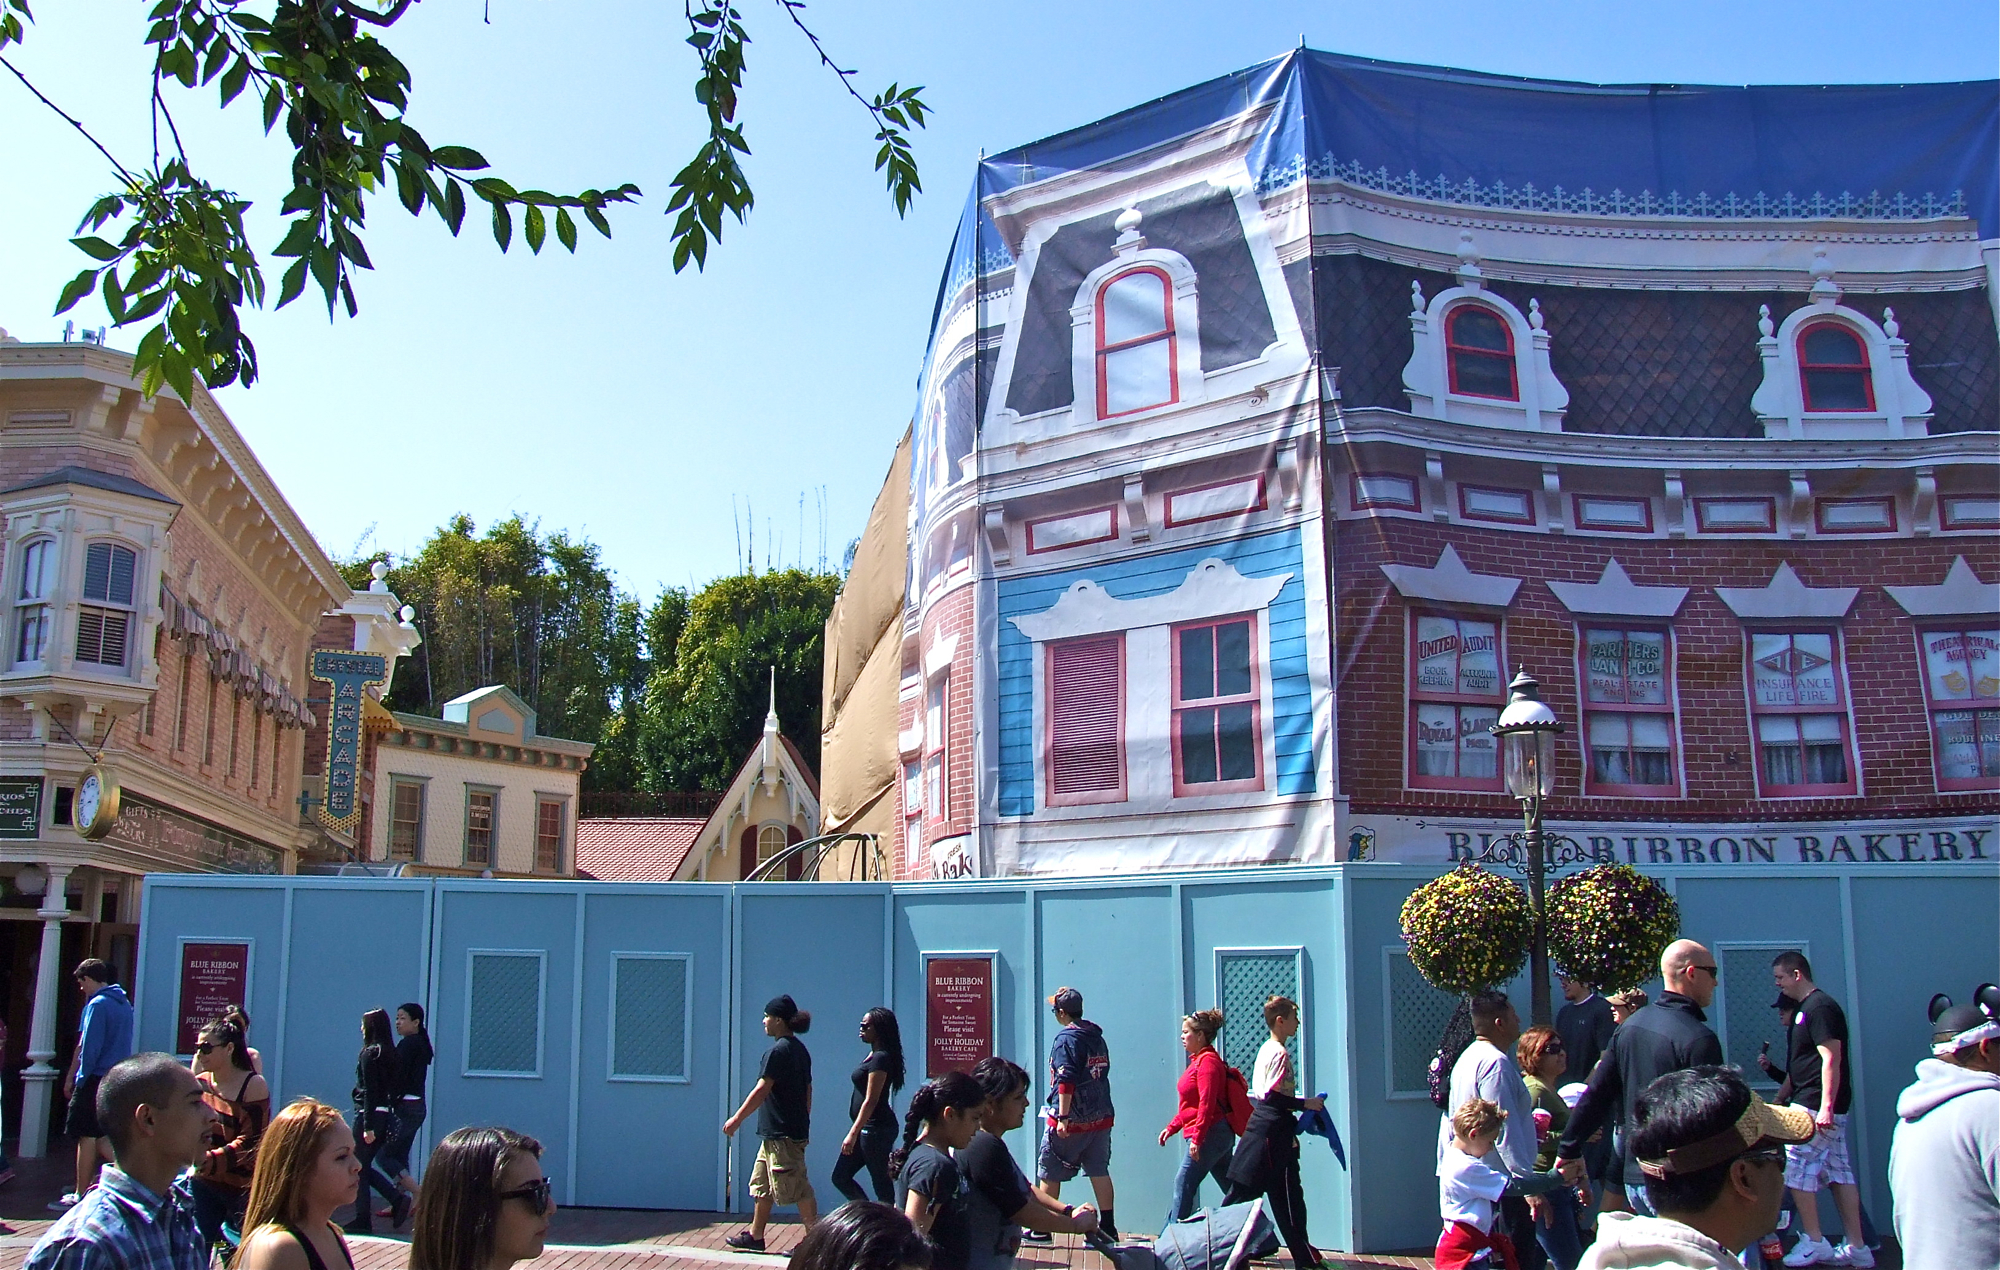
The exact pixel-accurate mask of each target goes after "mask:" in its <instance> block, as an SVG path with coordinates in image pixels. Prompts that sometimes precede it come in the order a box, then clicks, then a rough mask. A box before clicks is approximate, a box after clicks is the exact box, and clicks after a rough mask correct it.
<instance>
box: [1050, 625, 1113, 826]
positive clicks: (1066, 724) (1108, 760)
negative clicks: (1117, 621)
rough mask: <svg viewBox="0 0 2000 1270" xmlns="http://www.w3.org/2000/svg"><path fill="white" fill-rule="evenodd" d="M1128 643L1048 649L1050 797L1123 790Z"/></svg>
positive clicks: (1103, 641)
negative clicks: (1125, 671)
mask: <svg viewBox="0 0 2000 1270" xmlns="http://www.w3.org/2000/svg"><path fill="white" fill-rule="evenodd" d="M1123 662H1124V640H1123V639H1122V638H1121V637H1119V636H1117V635H1106V636H1100V637H1097V638H1094V639H1079V640H1071V641H1069V642H1067V643H1062V644H1051V645H1049V665H1048V672H1049V794H1050V796H1051V797H1053V798H1062V797H1067V796H1073V795H1077V794H1093V793H1106V792H1111V793H1115V792H1116V791H1118V790H1119V789H1122V788H1123V787H1124V783H1125V771H1124V755H1123V753H1122V752H1121V750H1122V748H1123V747H1122V743H1123V740H1124V726H1123V720H1124V714H1125V692H1124V682H1123V681H1124V676H1123V674H1122V669H1123Z"/></svg>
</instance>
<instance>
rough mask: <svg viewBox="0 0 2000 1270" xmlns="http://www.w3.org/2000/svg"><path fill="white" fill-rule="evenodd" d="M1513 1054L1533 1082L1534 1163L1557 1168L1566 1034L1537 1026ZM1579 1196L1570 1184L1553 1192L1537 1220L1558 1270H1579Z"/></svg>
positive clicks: (1565, 1114)
mask: <svg viewBox="0 0 2000 1270" xmlns="http://www.w3.org/2000/svg"><path fill="white" fill-rule="evenodd" d="M1514 1057H1515V1059H1516V1060H1518V1061H1519V1062H1520V1064H1521V1076H1522V1078H1523V1079H1524V1080H1526V1081H1527V1083H1528V1096H1529V1097H1530V1098H1532V1099H1533V1100H1534V1108H1535V1141H1536V1143H1537V1144H1538V1147H1537V1150H1536V1153H1535V1167H1536V1168H1537V1169H1541V1170H1544V1171H1546V1170H1548V1169H1551V1168H1554V1167H1555V1162H1556V1143H1557V1142H1559V1141H1561V1140H1562V1135H1563V1130H1564V1129H1565V1128H1567V1127H1568V1126H1569V1104H1568V1103H1565V1102H1564V1101H1563V1100H1562V1095H1561V1094H1559V1093H1557V1092H1556V1087H1557V1086H1558V1085H1560V1084H1561V1083H1562V1077H1563V1073H1564V1072H1565V1071H1567V1070H1568V1069H1569V1056H1568V1055H1566V1054H1564V1053H1563V1043H1562V1038H1561V1037H1559V1036H1557V1035H1556V1030H1555V1029H1554V1028H1552V1027H1549V1026H1547V1025H1546V1024H1537V1025H1535V1026H1534V1027H1531V1028H1529V1029H1528V1030H1527V1031H1525V1032H1523V1033H1521V1039H1520V1040H1519V1041H1517V1042H1515V1044H1514ZM1545 1118H1546V1123H1544V1119H1545ZM1578 1198H1579V1197H1578V1195H1577V1193H1576V1191H1574V1190H1572V1189H1570V1188H1569V1187H1567V1186H1559V1187H1557V1188H1556V1189H1555V1190H1553V1191H1550V1192H1549V1193H1548V1194H1547V1195H1546V1196H1544V1197H1543V1207H1542V1210H1541V1215H1540V1220H1539V1221H1537V1222H1536V1223H1535V1238H1536V1240H1537V1241H1538V1242H1539V1243H1540V1244H1541V1245H1542V1251H1544V1252H1546V1253H1548V1254H1549V1260H1550V1261H1551V1262H1553V1263H1555V1266H1556V1270H1576V1266H1577V1263H1578V1262H1579V1261H1581V1260H1583V1231H1582V1229H1581V1228H1580V1227H1579V1226H1578V1224H1577V1211H1578Z"/></svg>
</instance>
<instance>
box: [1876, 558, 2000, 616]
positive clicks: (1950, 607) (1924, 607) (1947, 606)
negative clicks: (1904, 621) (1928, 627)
mask: <svg viewBox="0 0 2000 1270" xmlns="http://www.w3.org/2000/svg"><path fill="white" fill-rule="evenodd" d="M1882 589H1883V590H1884V591H1887V592H1888V593H1889V598H1890V599H1892V600H1894V601H1895V602H1896V603H1898V604H1900V605H1902V606H1903V611H1904V612H1905V613H1908V614H1909V615H1910V616H1911V617H1995V616H1996V615H2000V582H1981V581H1980V580H1979V575H1978V574H1976V573H1974V572H1973V571H1972V566H1971V565H1969V564H1967V563H1966V562H1965V557H1964V556H1960V557H1958V558H1957V559H1955V560H1953V561H1952V562H1951V568H1949V569H1947V570H1945V575H1944V581H1942V582H1940V583H1938V584H1937V585H1936V586H1885V587H1883V588H1882Z"/></svg>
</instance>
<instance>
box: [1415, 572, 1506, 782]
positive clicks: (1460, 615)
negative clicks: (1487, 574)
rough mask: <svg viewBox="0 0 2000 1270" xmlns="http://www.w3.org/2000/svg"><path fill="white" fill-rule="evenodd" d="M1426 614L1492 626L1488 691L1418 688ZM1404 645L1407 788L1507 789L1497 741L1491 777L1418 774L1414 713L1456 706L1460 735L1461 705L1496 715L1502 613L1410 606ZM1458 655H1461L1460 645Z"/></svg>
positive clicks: (1500, 698)
mask: <svg viewBox="0 0 2000 1270" xmlns="http://www.w3.org/2000/svg"><path fill="white" fill-rule="evenodd" d="M1426 617H1430V618H1438V619H1441V620H1444V621H1449V622H1453V623H1460V622H1485V623H1487V624H1489V625H1491V626H1492V627H1493V640H1494V643H1495V644H1496V645H1497V647H1496V648H1495V650H1494V658H1493V661H1494V665H1495V667H1496V670H1495V673H1494V680H1495V684H1494V689H1493V691H1492V692H1491V693H1467V692H1442V691H1438V690H1434V689H1425V688H1421V687H1419V686H1418V685H1417V665H1418V663H1419V661H1420V660H1421V658H1419V657H1418V655H1417V654H1418V639H1417V632H1418V630H1419V629H1420V628H1421V619H1423V618H1426ZM1405 648H1406V652H1407V654H1408V657H1409V661H1408V663H1407V665H1408V671H1407V681H1406V686H1407V688H1408V690H1409V691H1408V701H1409V709H1408V712H1407V713H1406V714H1405V716H1404V717H1405V718H1406V719H1407V720H1408V723H1409V726H1408V728H1407V738H1406V740H1405V742H1404V746H1405V751H1406V753H1405V758H1404V761H1405V762H1406V763H1407V764H1408V769H1407V770H1408V772H1409V784H1410V788H1411V789H1455V790H1463V791H1466V792H1469V793H1482V794H1484V793H1493V794H1497V793H1501V792H1503V791H1504V790H1505V789H1506V783H1505V781H1506V777H1505V774H1504V773H1503V772H1502V771H1501V766H1500V749H1499V745H1498V743H1497V742H1496V743H1495V745H1494V749H1493V760H1494V761H1493V775H1492V776H1491V777H1485V776H1428V775H1424V774H1421V773H1419V772H1418V771H1417V716H1418V714H1419V712H1420V711H1421V709H1422V707H1424V706H1427V705H1448V706H1452V707H1455V708H1454V709H1453V711H1452V717H1453V719H1454V721H1455V722H1456V726H1457V727H1458V728H1459V729H1460V735H1464V723H1463V721H1462V720H1461V719H1460V715H1461V714H1462V709H1463V707H1466V706H1475V707H1480V708H1484V709H1490V710H1492V711H1493V713H1494V716H1495V718H1496V719H1497V718H1498V716H1499V713H1500V710H1501V708H1502V707H1503V706H1504V705H1505V704H1506V701H1507V689H1506V680H1507V674H1506V667H1507V622H1506V618H1505V617H1504V615H1502V614H1498V613H1494V614H1485V613H1468V612H1454V611H1451V610H1446V609H1411V610H1410V615H1409V642H1408V644H1407V645H1406V646H1405ZM1460 655H1461V656H1463V648H1462V647H1461V650H1460ZM1454 765H1455V764H1454Z"/></svg>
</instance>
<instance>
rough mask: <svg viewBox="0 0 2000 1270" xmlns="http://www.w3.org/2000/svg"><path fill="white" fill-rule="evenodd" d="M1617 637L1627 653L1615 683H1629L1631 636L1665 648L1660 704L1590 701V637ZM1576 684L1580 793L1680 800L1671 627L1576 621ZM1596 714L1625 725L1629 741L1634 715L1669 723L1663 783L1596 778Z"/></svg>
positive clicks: (1672, 634)
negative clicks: (1656, 639)
mask: <svg viewBox="0 0 2000 1270" xmlns="http://www.w3.org/2000/svg"><path fill="white" fill-rule="evenodd" d="M1608 633H1616V634H1618V635H1619V636H1621V637H1622V642H1623V643H1624V644H1625V645H1626V646H1627V649H1628V651H1626V652H1624V653H1622V654H1621V660H1622V669H1621V671H1620V674H1619V678H1620V679H1622V680H1623V681H1624V682H1625V683H1626V684H1627V685H1628V691H1629V685H1630V683H1631V675H1632V671H1631V656H1630V653H1629V646H1630V642H1631V637H1632V636H1633V635H1658V636H1661V637H1662V639H1663V640H1664V642H1665V645H1666V651H1665V653H1664V655H1663V657H1662V665H1661V674H1660V679H1661V695H1662V696H1663V697H1664V698H1665V700H1664V701H1663V702H1660V703H1658V704H1654V703H1650V702H1642V703H1635V702H1625V701H1615V702H1614V701H1596V700H1593V699H1592V696H1591V685H1592V682H1593V676H1594V675H1595V674H1596V670H1595V667H1594V666H1593V665H1592V647H1593V646H1592V643H1591V638H1590V637H1591V636H1592V635H1593V634H1608ZM1576 672H1577V677H1576V682H1577V692H1578V696H1579V697H1580V701H1579V702H1578V704H1579V705H1580V707H1581V714H1582V718H1583V727H1582V728H1581V729H1580V730H1579V733H1578V741H1579V742H1580V744H1581V746H1582V749H1583V792H1584V793H1586V794H1591V795H1601V796H1605V797H1619V798H1678V797H1679V796H1680V793H1681V753H1680V749H1681V745H1680V742H1681V735H1680V727H1679V726H1678V724H1679V720H1678V719H1677V717H1676V715H1677V714H1678V711H1677V709H1676V706H1675V702H1676V693H1675V690H1674V630H1673V627H1672V626H1668V625H1662V624H1653V623H1647V622H1622V621H1602V622H1588V621H1585V622H1578V623H1577V624H1576ZM1597 715H1615V716H1617V717H1619V718H1622V719H1625V720H1627V723H1626V727H1627V729H1628V731H1627V736H1628V737H1629V736H1630V731H1629V729H1630V727H1631V723H1630V720H1631V719H1632V718H1633V717H1634V716H1640V715H1643V716H1646V717H1650V718H1662V719H1665V720H1666V723H1667V767H1668V770H1667V780H1666V783H1664V784H1660V785H1636V784H1632V783H1630V782H1621V781H1600V780H1598V779H1597V778H1596V772H1597V764H1596V761H1595V760H1594V759H1593V758H1592V756H1591V748H1592V747H1591V740H1590V721H1591V719H1592V718H1593V717H1594V716H1597Z"/></svg>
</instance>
